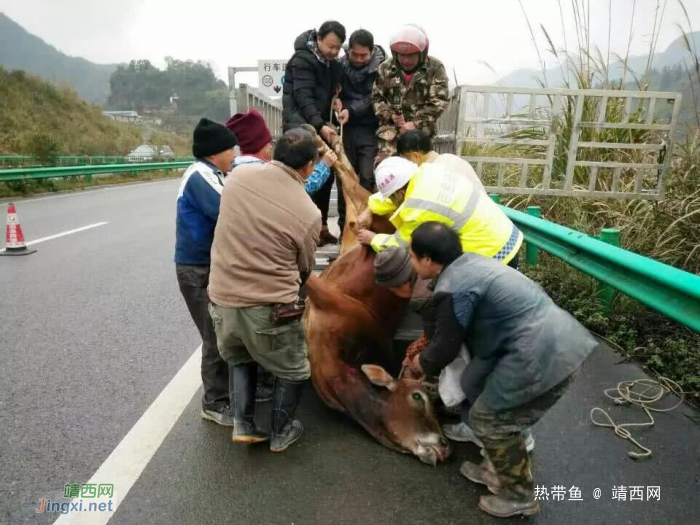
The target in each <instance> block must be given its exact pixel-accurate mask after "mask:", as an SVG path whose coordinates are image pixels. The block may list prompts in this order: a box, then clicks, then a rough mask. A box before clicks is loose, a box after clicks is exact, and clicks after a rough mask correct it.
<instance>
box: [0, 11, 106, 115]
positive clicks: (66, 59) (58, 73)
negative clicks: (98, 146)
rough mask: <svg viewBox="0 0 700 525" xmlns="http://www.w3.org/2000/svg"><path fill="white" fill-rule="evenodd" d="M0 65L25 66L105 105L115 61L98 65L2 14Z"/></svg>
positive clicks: (20, 67)
mask: <svg viewBox="0 0 700 525" xmlns="http://www.w3.org/2000/svg"><path fill="white" fill-rule="evenodd" d="M0 65H1V66H3V67H5V68H6V69H8V70H14V69H23V70H25V71H27V72H29V73H32V74H34V75H38V76H40V77H42V78H43V79H45V80H48V81H51V82H54V83H59V84H60V83H63V82H65V83H68V84H70V85H71V86H73V88H75V90H76V91H77V92H78V94H79V95H80V97H81V98H83V99H84V100H86V101H87V102H91V103H93V104H100V105H104V104H105V103H106V102H107V98H108V97H109V77H110V75H111V74H112V72H113V71H114V70H116V69H117V65H116V64H95V63H93V62H90V61H88V60H85V59H84V58H79V57H72V56H68V55H66V54H64V53H61V52H60V51H59V50H57V49H56V48H55V47H53V46H51V45H49V44H47V43H46V42H44V41H43V40H42V39H41V38H39V37H37V36H34V35H32V34H31V33H29V32H27V31H26V30H25V29H24V28H23V27H22V26H20V25H19V24H17V23H16V22H15V21H13V20H12V19H10V18H8V17H7V16H6V15H5V14H3V13H0Z"/></svg>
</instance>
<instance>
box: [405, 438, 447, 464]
mask: <svg viewBox="0 0 700 525" xmlns="http://www.w3.org/2000/svg"><path fill="white" fill-rule="evenodd" d="M431 441H432V440H431ZM413 453H414V454H415V455H416V456H418V459H420V460H421V461H422V462H423V463H427V464H428V465H432V466H436V465H437V464H438V462H440V463H442V462H443V461H445V460H446V459H447V458H448V457H449V456H450V453H451V449H450V445H449V443H448V442H447V441H446V440H445V438H443V437H440V438H439V439H438V440H437V443H425V442H420V441H419V442H418V443H417V444H416V448H415V450H414V452H413Z"/></svg>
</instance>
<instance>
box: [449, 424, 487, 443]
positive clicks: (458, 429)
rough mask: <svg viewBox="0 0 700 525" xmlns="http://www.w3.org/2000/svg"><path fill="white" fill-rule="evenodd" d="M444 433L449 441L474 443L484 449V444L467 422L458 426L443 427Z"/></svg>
mask: <svg viewBox="0 0 700 525" xmlns="http://www.w3.org/2000/svg"><path fill="white" fill-rule="evenodd" d="M442 433H443V434H445V437H446V438H447V439H451V440H452V441H460V442H462V443H474V444H475V445H476V446H477V447H481V448H484V444H483V443H482V442H481V440H480V439H479V438H478V437H476V434H474V431H473V430H472V429H471V428H470V427H469V425H467V424H466V423H465V422H463V421H462V422H461V423H457V424H456V425H445V426H443V427H442Z"/></svg>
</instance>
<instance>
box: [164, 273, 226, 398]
mask: <svg viewBox="0 0 700 525" xmlns="http://www.w3.org/2000/svg"><path fill="white" fill-rule="evenodd" d="M175 271H176V273H177V282H178V284H179V285H180V292H181V293H182V297H184V299H185V303H186V304H187V308H188V309H189V311H190V315H191V316H192V320H193V321H194V324H195V325H197V329H198V330H199V334H200V335H201V336H202V384H203V385H204V396H203V397H202V409H204V410H215V411H221V410H222V409H224V407H229V406H231V396H230V393H231V392H233V385H232V384H231V383H232V379H233V374H232V373H229V365H228V364H227V363H226V361H224V360H223V359H222V358H221V355H220V354H219V349H218V347H217V345H216V332H214V324H213V323H212V320H211V317H210V316H209V294H208V293H207V286H208V285H209V266H191V265H185V264H176V265H175Z"/></svg>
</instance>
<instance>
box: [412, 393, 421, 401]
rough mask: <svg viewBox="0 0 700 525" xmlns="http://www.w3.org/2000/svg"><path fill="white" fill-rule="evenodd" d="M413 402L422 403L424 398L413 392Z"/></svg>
mask: <svg viewBox="0 0 700 525" xmlns="http://www.w3.org/2000/svg"><path fill="white" fill-rule="evenodd" d="M413 400H414V401H422V400H423V397H422V396H421V395H420V394H419V393H418V392H413Z"/></svg>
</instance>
